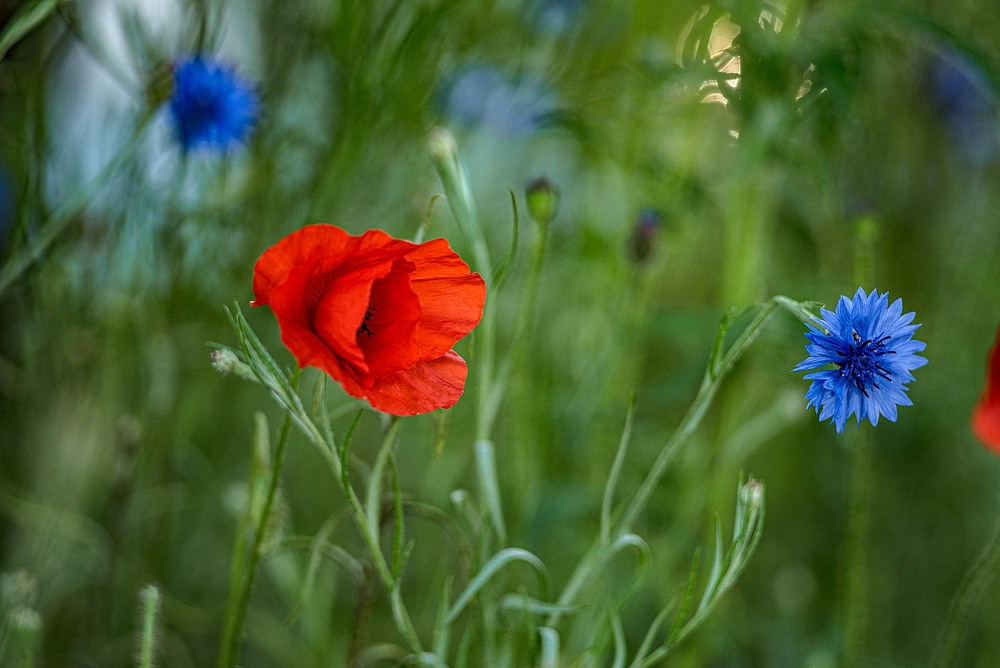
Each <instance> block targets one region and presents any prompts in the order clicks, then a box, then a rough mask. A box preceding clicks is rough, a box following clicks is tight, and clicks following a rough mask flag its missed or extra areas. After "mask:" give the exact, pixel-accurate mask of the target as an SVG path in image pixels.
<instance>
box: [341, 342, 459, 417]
mask: <svg viewBox="0 0 1000 668" xmlns="http://www.w3.org/2000/svg"><path fill="white" fill-rule="evenodd" d="M468 374H469V369H468V367H467V366H466V365H465V360H464V359H462V358H461V356H460V355H459V354H458V353H456V352H455V351H454V350H450V351H448V352H447V353H445V354H444V355H442V356H441V357H438V358H437V359H433V360H426V361H423V362H417V363H416V364H414V365H413V366H411V367H409V368H408V369H404V370H403V371H399V372H397V373H394V374H392V375H389V376H383V377H381V378H378V379H377V380H376V381H375V383H374V385H373V386H372V387H371V388H370V389H368V390H366V391H365V394H364V398H365V399H367V400H368V402H369V403H370V404H371V405H372V407H373V408H376V409H378V410H380V411H383V412H385V413H391V414H393V415H417V414H419V413H427V412H430V411H433V410H436V409H438V408H451V407H452V406H454V405H455V403H456V402H457V401H458V400H459V398H460V397H461V396H462V390H463V389H464V388H465V378H466V376H468ZM345 389H347V388H346V387H345Z"/></svg>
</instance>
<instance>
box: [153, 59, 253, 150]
mask: <svg viewBox="0 0 1000 668" xmlns="http://www.w3.org/2000/svg"><path fill="white" fill-rule="evenodd" d="M258 106H259V101H258V97H257V91H256V90H254V88H253V86H251V85H250V84H249V83H248V82H246V81H245V80H243V79H242V78H241V77H240V76H239V75H238V74H237V73H236V72H235V71H234V70H233V69H232V68H230V67H228V66H226V65H224V64H222V63H218V62H214V61H211V60H207V59H205V58H202V57H201V56H195V57H193V58H189V59H186V60H182V61H180V62H179V63H177V64H176V65H175V67H174V88H173V94H172V95H171V98H170V113H171V114H172V115H173V118H174V124H175V125H176V126H177V134H178V138H179V139H180V142H181V144H182V145H183V146H184V149H185V150H190V149H194V148H199V147H205V148H212V149H227V148H229V147H231V146H233V145H234V144H238V143H240V142H242V141H243V140H244V139H246V137H247V136H248V135H249V134H250V130H251V128H252V127H253V124H254V122H255V121H256V120H257V111H258Z"/></svg>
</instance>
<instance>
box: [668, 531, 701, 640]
mask: <svg viewBox="0 0 1000 668" xmlns="http://www.w3.org/2000/svg"><path fill="white" fill-rule="evenodd" d="M699 561H701V550H695V552H694V559H692V560H691V570H690V571H689V572H688V580H687V587H685V589H684V598H683V599H682V600H681V604H680V606H679V607H678V608H677V615H676V616H675V617H674V624H673V626H672V627H671V628H670V633H669V635H668V636H667V642H666V645H668V646H669V645H672V644H673V641H674V638H676V637H677V636H678V635H679V634H680V632H681V629H682V628H684V625H685V624H686V623H687V619H688V614H689V613H690V612H691V605H692V604H693V603H694V593H695V590H696V588H697V587H698V565H699V563H698V562H699Z"/></svg>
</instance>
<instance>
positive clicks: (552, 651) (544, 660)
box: [538, 626, 559, 668]
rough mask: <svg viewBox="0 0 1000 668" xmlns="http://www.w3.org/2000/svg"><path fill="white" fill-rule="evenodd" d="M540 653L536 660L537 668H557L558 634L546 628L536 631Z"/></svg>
mask: <svg viewBox="0 0 1000 668" xmlns="http://www.w3.org/2000/svg"><path fill="white" fill-rule="evenodd" d="M538 638H539V640H540V641H541V645H542V651H541V656H540V657H539V659H538V666H539V668H558V666H559V632H558V631H556V630H555V629H553V628H550V627H548V626H543V627H542V628H540V629H538Z"/></svg>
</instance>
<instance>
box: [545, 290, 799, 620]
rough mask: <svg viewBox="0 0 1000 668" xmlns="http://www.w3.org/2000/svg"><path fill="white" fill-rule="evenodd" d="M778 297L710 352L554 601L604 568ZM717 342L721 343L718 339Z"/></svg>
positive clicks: (570, 595) (563, 603)
mask: <svg viewBox="0 0 1000 668" xmlns="http://www.w3.org/2000/svg"><path fill="white" fill-rule="evenodd" d="M779 299H783V298H773V299H771V300H769V301H767V302H765V303H764V304H762V305H761V306H760V309H759V311H758V312H757V315H756V316H755V317H754V318H753V320H752V321H751V322H750V324H749V325H747V327H746V329H745V330H744V331H743V332H742V333H741V334H740V335H739V337H738V338H737V339H736V341H734V342H733V344H732V346H731V347H730V348H729V350H727V351H726V352H725V353H722V352H721V351H719V352H718V356H717V355H716V354H715V353H713V356H712V359H711V360H710V361H709V364H708V369H707V370H706V371H705V376H704V378H703V380H702V382H701V386H700V387H699V388H698V394H697V395H696V396H695V398H694V401H693V402H692V404H691V407H690V408H688V411H687V413H686V414H685V415H684V419H683V420H681V424H680V425H679V426H678V427H677V431H675V432H674V434H673V435H672V436H671V437H670V439H669V440H668V441H667V443H666V444H665V445H664V446H663V448H662V449H661V450H660V452H659V454H658V455H657V457H656V460H655V461H654V462H653V465H652V466H651V467H650V469H649V472H648V473H647V474H646V477H645V479H643V481H642V484H641V485H640V487H639V489H638V491H636V493H635V494H634V495H633V496H632V499H631V500H630V501H629V503H628V505H626V506H625V509H624V510H623V511H622V513H621V516H620V519H619V520H618V521H617V522H616V523H615V526H614V529H613V530H611V531H610V533H609V535H607V536H603V535H602V536H599V537H598V539H597V540H596V541H595V542H594V544H593V545H592V546H591V547H590V549H589V550H588V551H587V552H586V553H585V554H584V556H583V558H582V559H581V560H580V563H579V564H577V567H576V569H575V570H574V571H573V574H572V575H571V576H570V578H569V581H568V582H567V584H566V586H565V588H564V589H563V591H562V593H561V594H560V595H559V599H558V601H557V603H556V605H557V606H558V607H561V608H566V607H569V606H571V605H573V604H574V602H575V601H576V597H577V595H578V594H579V593H580V590H581V589H583V587H584V585H585V584H586V583H587V582H588V581H589V580H590V579H591V578H592V577H593V576H594V575H595V574H597V573H599V572H600V571H601V570H602V569H603V568H604V565H605V564H606V563H607V560H608V559H609V558H610V557H611V556H612V554H613V547H614V545H615V543H616V541H618V540H619V539H620V538H621V537H622V536H624V535H625V534H627V533H629V532H630V531H631V530H632V526H633V525H634V524H635V522H636V520H638V519H639V515H641V514H642V512H643V511H644V510H645V509H646V504H648V503H649V499H650V498H651V497H652V495H653V492H654V491H655V489H656V487H657V485H658V484H659V483H660V480H661V479H662V478H663V474H664V473H666V470H667V466H669V465H670V463H671V462H672V461H673V460H674V458H675V457H676V456H677V454H678V453H679V452H680V449H681V448H682V447H683V446H684V445H685V444H686V443H687V442H688V440H689V439H690V438H691V435H692V434H694V432H695V430H697V428H698V427H699V425H700V424H701V421H702V419H703V418H704V417H705V413H706V411H707V410H708V407H709V406H710V405H711V403H712V399H713V398H714V397H715V394H716V392H717V391H718V389H719V387H720V385H721V384H722V380H723V379H724V378H725V377H726V375H727V374H728V373H729V371H730V370H732V368H733V365H734V364H735V363H736V360H737V359H739V358H740V357H741V356H742V355H743V353H744V352H745V351H746V349H747V348H748V347H749V346H750V344H751V343H753V340H754V339H755V338H756V337H757V335H758V334H760V332H761V330H762V329H763V327H764V325H765V324H766V323H767V321H768V319H769V318H770V317H771V315H772V314H773V313H774V311H775V310H777V308H778V304H779ZM724 338H725V327H724V328H723V329H721V330H720V336H719V339H720V340H721V339H724ZM716 345H717V346H719V345H721V344H720V343H719V341H718V340H717V343H716ZM561 617H562V613H560V612H558V611H557V612H553V613H552V614H551V615H549V617H548V619H547V620H546V622H545V626H547V627H551V628H555V626H556V625H557V624H558V623H559V620H560V618H561Z"/></svg>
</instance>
